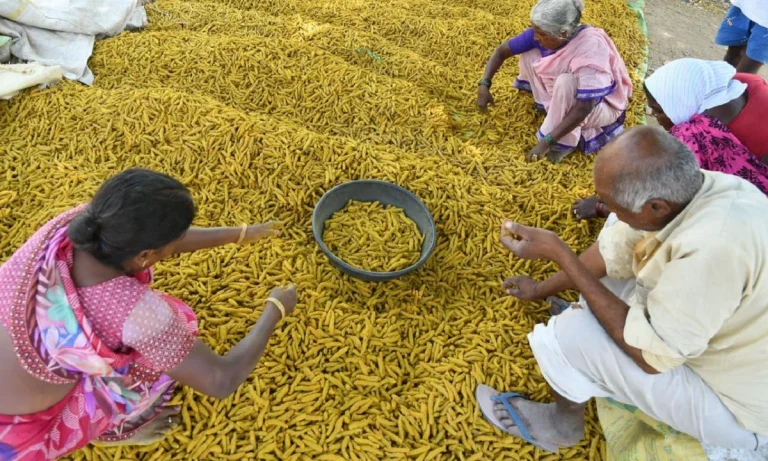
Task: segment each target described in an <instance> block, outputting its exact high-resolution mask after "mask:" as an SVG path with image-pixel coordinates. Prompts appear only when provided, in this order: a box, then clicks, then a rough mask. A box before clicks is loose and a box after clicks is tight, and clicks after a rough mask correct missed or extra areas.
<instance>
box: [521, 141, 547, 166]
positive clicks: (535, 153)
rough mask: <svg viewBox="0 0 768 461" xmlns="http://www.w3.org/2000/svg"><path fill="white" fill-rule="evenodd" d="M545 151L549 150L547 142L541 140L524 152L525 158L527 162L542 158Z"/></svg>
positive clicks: (545, 153)
mask: <svg viewBox="0 0 768 461" xmlns="http://www.w3.org/2000/svg"><path fill="white" fill-rule="evenodd" d="M547 152H549V144H547V142H546V141H544V140H541V141H539V143H538V144H536V147H534V148H533V149H531V150H530V152H528V153H527V154H525V160H526V161H527V162H535V161H537V160H540V159H543V158H544V156H546V155H547Z"/></svg>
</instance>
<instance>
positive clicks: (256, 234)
mask: <svg viewBox="0 0 768 461" xmlns="http://www.w3.org/2000/svg"><path fill="white" fill-rule="evenodd" d="M279 227H280V223H279V222H277V221H269V222H266V223H263V224H254V225H251V226H248V227H247V228H246V229H245V234H244V235H243V239H242V242H240V243H241V244H248V243H253V242H255V241H256V240H259V239H262V238H266V237H274V236H276V235H278V234H279V233H280V229H279ZM242 234H243V228H242V227H190V228H189V230H188V231H187V233H186V234H184V236H183V237H182V238H181V239H180V240H179V242H178V243H177V244H176V247H175V248H174V250H175V251H176V253H191V252H193V251H197V250H203V249H205V248H214V247H218V246H222V245H227V244H230V243H237V241H238V240H239V239H240V235H242Z"/></svg>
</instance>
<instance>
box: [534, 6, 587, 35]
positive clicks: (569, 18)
mask: <svg viewBox="0 0 768 461" xmlns="http://www.w3.org/2000/svg"><path fill="white" fill-rule="evenodd" d="M582 11H584V3H583V1H582V0H539V3H537V4H536V5H535V6H534V7H533V9H532V10H531V22H532V23H534V24H535V25H536V26H537V27H539V28H540V29H541V30H543V31H544V32H547V33H549V34H552V35H555V36H557V37H561V36H562V34H563V33H565V34H566V37H570V36H571V35H573V33H574V32H575V31H576V29H577V28H578V27H579V24H581V12H582Z"/></svg>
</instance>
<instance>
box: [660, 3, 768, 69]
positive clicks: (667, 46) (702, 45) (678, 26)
mask: <svg viewBox="0 0 768 461" xmlns="http://www.w3.org/2000/svg"><path fill="white" fill-rule="evenodd" d="M728 6H730V3H728V2H726V3H725V4H724V3H723V2H720V1H718V0H714V1H713V0H700V1H696V2H686V1H685V0H645V20H646V22H647V23H648V38H649V39H650V41H651V44H650V59H649V62H648V71H649V72H652V71H653V70H655V69H656V68H658V67H659V66H661V65H662V64H664V62H665V61H669V60H672V59H678V58H684V57H692V58H701V59H722V58H723V55H725V48H723V47H720V46H717V45H715V43H714V39H715V33H716V32H717V28H718V27H719V26H720V22H721V21H722V20H723V17H724V16H725V12H726V8H727V7H728ZM760 75H762V76H763V77H764V78H766V79H768V66H763V68H762V69H761V72H760Z"/></svg>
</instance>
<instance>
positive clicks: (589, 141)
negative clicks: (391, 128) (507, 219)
mask: <svg viewBox="0 0 768 461" xmlns="http://www.w3.org/2000/svg"><path fill="white" fill-rule="evenodd" d="M583 9H584V5H583V3H582V0H540V1H539V2H538V3H537V4H536V5H535V6H534V7H533V9H532V10H531V27H529V28H528V29H526V30H525V31H524V32H523V33H521V34H520V35H518V36H516V37H514V38H512V39H511V40H509V41H507V42H504V43H503V44H501V45H500V46H499V47H498V48H497V49H496V51H494V53H493V55H491V58H490V59H489V60H488V64H487V66H486V69H485V74H484V75H483V78H482V79H481V80H480V83H479V85H478V95H477V102H476V104H477V106H478V107H480V109H481V110H482V111H486V110H487V108H488V105H489V104H493V96H492V95H491V91H490V89H491V84H492V79H493V77H494V75H496V72H497V71H498V70H499V68H501V66H502V64H503V63H504V61H505V60H507V59H509V58H511V57H512V56H515V55H519V56H520V76H519V77H518V78H517V81H516V82H515V87H516V88H518V89H520V90H524V91H530V92H531V93H533V98H534V100H535V102H536V107H537V108H538V109H539V110H541V111H544V112H546V114H547V117H546V118H545V119H544V123H543V124H542V125H541V128H540V129H539V131H538V133H537V137H538V140H539V142H538V144H537V145H536V147H534V148H533V149H532V150H531V151H530V152H528V154H527V155H526V158H527V159H528V160H538V159H539V158H542V157H544V156H545V155H546V156H547V158H548V159H549V160H550V161H552V162H553V163H557V162H559V161H560V160H562V159H563V158H564V157H565V156H567V155H568V154H570V153H571V152H573V151H574V150H575V149H576V148H581V149H582V150H583V151H584V152H586V153H591V152H596V151H597V150H598V149H599V148H600V147H602V146H603V145H604V144H605V143H607V142H608V141H609V140H610V139H612V138H614V137H615V136H617V135H618V134H619V133H621V131H622V129H623V125H624V113H625V110H626V108H627V104H628V100H629V98H630V97H631V96H632V82H631V81H630V78H629V74H628V73H627V69H626V66H625V65H624V61H623V60H622V59H621V56H620V55H619V52H618V51H617V50H616V46H615V45H614V44H613V41H611V39H610V38H609V37H608V35H607V34H606V33H605V32H604V31H603V30H601V29H598V28H596V27H589V26H586V25H583V24H581V13H582V11H583Z"/></svg>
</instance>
